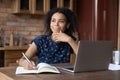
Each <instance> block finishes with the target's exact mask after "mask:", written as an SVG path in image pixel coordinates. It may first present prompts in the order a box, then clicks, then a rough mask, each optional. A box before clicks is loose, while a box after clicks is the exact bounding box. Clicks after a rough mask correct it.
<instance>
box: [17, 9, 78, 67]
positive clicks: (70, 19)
mask: <svg viewBox="0 0 120 80" xmlns="http://www.w3.org/2000/svg"><path fill="white" fill-rule="evenodd" d="M76 24H77V23H76V18H75V15H74V13H73V12H72V11H71V10H69V9H67V8H54V9H52V10H50V11H49V12H48V13H47V14H46V18H45V27H46V32H45V34H44V35H40V36H37V37H36V38H35V39H33V40H32V43H31V45H30V47H29V48H28V50H27V51H26V53H25V55H26V56H27V57H28V58H29V59H31V58H32V57H33V56H34V55H36V64H38V63H40V62H45V63H48V64H54V63H67V62H70V54H71V53H76V52H77V41H76V37H75V33H76V26H77V25H76ZM17 62H18V64H19V65H20V66H23V67H24V68H25V69H33V68H34V67H35V63H34V62H33V61H32V64H29V63H28V62H27V61H26V59H25V58H24V57H22V58H21V59H19V60H18V61H17Z"/></svg>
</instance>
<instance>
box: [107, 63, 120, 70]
mask: <svg viewBox="0 0 120 80" xmlns="http://www.w3.org/2000/svg"><path fill="white" fill-rule="evenodd" d="M108 69H109V70H120V65H117V64H112V63H110V64H109V67H108Z"/></svg>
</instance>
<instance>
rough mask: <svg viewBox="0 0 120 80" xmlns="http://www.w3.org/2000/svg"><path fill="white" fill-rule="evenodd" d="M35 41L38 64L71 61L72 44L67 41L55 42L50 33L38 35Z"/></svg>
mask: <svg viewBox="0 0 120 80" xmlns="http://www.w3.org/2000/svg"><path fill="white" fill-rule="evenodd" d="M33 42H34V43H35V45H36V46H37V50H38V52H37V54H36V55H37V60H36V64H38V63H40V62H45V63H48V64H54V63H66V62H70V54H71V53H72V52H73V50H72V48H71V46H70V45H69V44H68V43H65V42H59V43H56V42H54V41H53V40H52V39H51V37H50V36H49V35H41V36H38V37H36V38H35V39H34V40H33Z"/></svg>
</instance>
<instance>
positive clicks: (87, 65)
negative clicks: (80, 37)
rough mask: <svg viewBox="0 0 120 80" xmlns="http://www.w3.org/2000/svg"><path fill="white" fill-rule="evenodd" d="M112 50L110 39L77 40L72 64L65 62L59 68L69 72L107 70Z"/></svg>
mask: <svg viewBox="0 0 120 80" xmlns="http://www.w3.org/2000/svg"><path fill="white" fill-rule="evenodd" d="M112 51H113V43H112V41H79V43H78V51H77V55H76V59H75V63H74V65H73V66H71V65H69V64H68V63H67V65H66V64H63V65H61V66H59V68H61V69H64V70H67V71H70V72H84V71H97V70H107V69H108V65H109V63H110V59H111V56H112Z"/></svg>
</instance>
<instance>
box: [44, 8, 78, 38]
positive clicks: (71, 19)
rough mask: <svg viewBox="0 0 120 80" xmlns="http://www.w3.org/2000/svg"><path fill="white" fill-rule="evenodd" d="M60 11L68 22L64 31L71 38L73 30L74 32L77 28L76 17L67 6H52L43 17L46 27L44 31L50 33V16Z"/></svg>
mask: <svg viewBox="0 0 120 80" xmlns="http://www.w3.org/2000/svg"><path fill="white" fill-rule="evenodd" d="M57 12H58V13H62V14H64V15H65V16H66V18H67V21H68V23H70V26H69V28H68V29H66V30H65V33H66V34H67V35H69V36H71V37H72V38H73V39H75V36H74V34H75V32H76V28H77V21H76V17H75V14H74V13H73V11H71V10H70V9H68V8H53V9H51V10H50V11H49V12H48V13H47V14H46V17H45V27H46V31H45V33H47V34H49V35H51V34H52V31H51V29H50V22H51V18H52V15H53V14H54V13H57Z"/></svg>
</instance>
